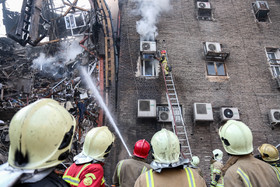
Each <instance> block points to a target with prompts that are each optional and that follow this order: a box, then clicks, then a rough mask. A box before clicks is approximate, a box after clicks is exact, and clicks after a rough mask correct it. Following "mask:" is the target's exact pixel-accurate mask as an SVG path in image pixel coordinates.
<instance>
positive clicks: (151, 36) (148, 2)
mask: <svg viewBox="0 0 280 187" xmlns="http://www.w3.org/2000/svg"><path fill="white" fill-rule="evenodd" d="M134 1H135V2H136V3H137V9H135V10H133V11H132V13H134V14H136V15H141V16H142V18H141V19H140V20H139V21H137V22H136V29H137V32H138V33H139V34H140V39H141V40H145V41H154V40H155V38H156V36H157V35H158V32H157V26H156V24H157V23H158V21H159V16H160V15H161V14H162V13H164V12H167V11H169V10H170V9H171V5H170V0H134Z"/></svg>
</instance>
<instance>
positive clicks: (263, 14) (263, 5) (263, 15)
mask: <svg viewBox="0 0 280 187" xmlns="http://www.w3.org/2000/svg"><path fill="white" fill-rule="evenodd" d="M253 9H254V13H255V16H256V18H257V19H258V20H259V21H266V20H267V17H268V12H269V6H268V4H267V2H266V1H256V3H253Z"/></svg>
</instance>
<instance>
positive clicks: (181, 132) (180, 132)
mask: <svg viewBox="0 0 280 187" xmlns="http://www.w3.org/2000/svg"><path fill="white" fill-rule="evenodd" d="M177 134H185V133H184V132H177Z"/></svg>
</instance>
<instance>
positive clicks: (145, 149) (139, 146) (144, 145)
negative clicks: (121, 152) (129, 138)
mask: <svg viewBox="0 0 280 187" xmlns="http://www.w3.org/2000/svg"><path fill="white" fill-rule="evenodd" d="M149 151H150V144H149V143H148V142H147V141H146V140H145V139H143V140H138V141H137V142H136V143H135V145H134V150H133V155H134V156H137V157H140V158H147V157H148V155H149Z"/></svg>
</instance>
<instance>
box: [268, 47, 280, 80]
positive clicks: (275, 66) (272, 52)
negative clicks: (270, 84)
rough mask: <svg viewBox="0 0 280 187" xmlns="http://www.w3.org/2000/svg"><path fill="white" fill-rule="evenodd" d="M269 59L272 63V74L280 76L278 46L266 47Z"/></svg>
mask: <svg viewBox="0 0 280 187" xmlns="http://www.w3.org/2000/svg"><path fill="white" fill-rule="evenodd" d="M266 55H267V61H268V63H269V65H270V68H271V71H272V75H273V76H274V77H278V76H280V52H279V49H276V48H266Z"/></svg>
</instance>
